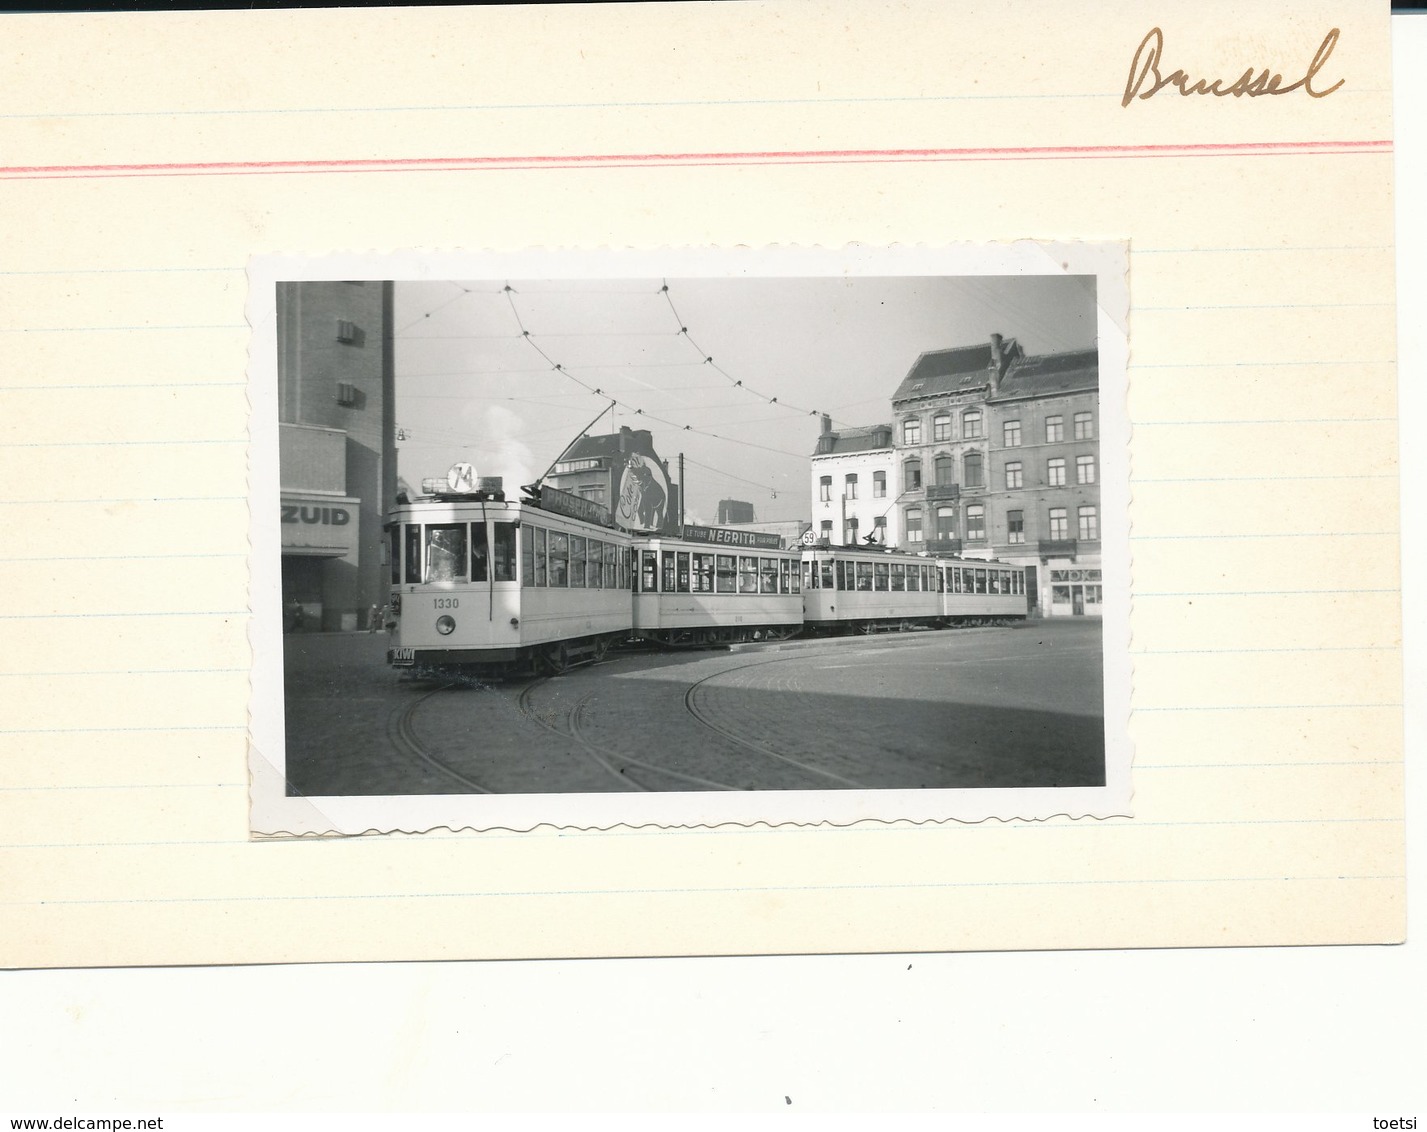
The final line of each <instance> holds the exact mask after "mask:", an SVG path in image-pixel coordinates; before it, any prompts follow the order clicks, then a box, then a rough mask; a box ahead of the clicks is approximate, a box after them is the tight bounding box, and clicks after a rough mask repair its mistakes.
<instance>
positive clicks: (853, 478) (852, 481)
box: [842, 472, 857, 499]
mask: <svg viewBox="0 0 1427 1132" xmlns="http://www.w3.org/2000/svg"><path fill="white" fill-rule="evenodd" d="M842 497H843V498H844V499H856V498H857V473H856V472H853V473H852V474H851V475H850V476H848V477H847V483H846V484H845V485H844V487H843V489H842Z"/></svg>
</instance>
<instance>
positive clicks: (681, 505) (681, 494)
mask: <svg viewBox="0 0 1427 1132" xmlns="http://www.w3.org/2000/svg"><path fill="white" fill-rule="evenodd" d="M683 533H684V454H683V453H682V452H680V453H679V534H680V535H682V534H683Z"/></svg>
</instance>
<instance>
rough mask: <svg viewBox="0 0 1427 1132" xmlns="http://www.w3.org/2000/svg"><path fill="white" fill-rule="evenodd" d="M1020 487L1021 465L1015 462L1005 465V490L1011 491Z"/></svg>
mask: <svg viewBox="0 0 1427 1132" xmlns="http://www.w3.org/2000/svg"><path fill="white" fill-rule="evenodd" d="M1020 486H1021V464H1020V461H1015V462H1014V463H1010V464H1007V465H1006V490H1007V491H1012V490H1014V489H1015V488H1018V487H1020Z"/></svg>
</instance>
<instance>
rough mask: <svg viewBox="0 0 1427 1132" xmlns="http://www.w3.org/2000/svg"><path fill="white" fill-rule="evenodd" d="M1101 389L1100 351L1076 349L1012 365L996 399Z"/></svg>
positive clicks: (1023, 359)
mask: <svg viewBox="0 0 1427 1132" xmlns="http://www.w3.org/2000/svg"><path fill="white" fill-rule="evenodd" d="M1099 387H1100V351H1099V350H1072V351H1070V352H1068V353H1064V354H1041V355H1039V356H1037V357H1034V358H1020V359H1018V360H1016V361H1014V362H1012V363H1011V368H1010V369H1008V370H1007V371H1006V376H1005V377H1004V378H1002V379H1001V389H1000V391H999V392H998V393H997V394H996V396H995V397H993V398H992V400H996V401H1000V400H1004V399H1008V398H1014V397H1044V396H1046V395H1047V394H1052V393H1070V392H1073V391H1075V390H1084V389H1098V388H1099Z"/></svg>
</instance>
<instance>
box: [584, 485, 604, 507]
mask: <svg viewBox="0 0 1427 1132" xmlns="http://www.w3.org/2000/svg"><path fill="white" fill-rule="evenodd" d="M580 495H581V497H582V498H584V499H588V500H589V501H590V502H592V503H598V504H600V505H601V506H603V505H604V484H602V483H588V484H585V485H584V486H583V487H581V488H580Z"/></svg>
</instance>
